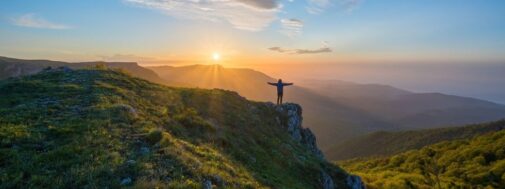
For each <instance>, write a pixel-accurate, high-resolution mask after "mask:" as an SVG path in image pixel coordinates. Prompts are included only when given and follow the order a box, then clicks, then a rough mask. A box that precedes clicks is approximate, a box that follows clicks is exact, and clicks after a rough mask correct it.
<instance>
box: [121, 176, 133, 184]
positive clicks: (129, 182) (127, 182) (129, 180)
mask: <svg viewBox="0 0 505 189" xmlns="http://www.w3.org/2000/svg"><path fill="white" fill-rule="evenodd" d="M130 184H132V179H131V178H130V177H126V178H124V179H122V180H121V186H127V185H130Z"/></svg>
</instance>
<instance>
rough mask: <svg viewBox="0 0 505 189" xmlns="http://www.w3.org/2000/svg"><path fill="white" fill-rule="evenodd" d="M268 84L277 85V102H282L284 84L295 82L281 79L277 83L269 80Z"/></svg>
mask: <svg viewBox="0 0 505 189" xmlns="http://www.w3.org/2000/svg"><path fill="white" fill-rule="evenodd" d="M268 84H269V85H273V86H276V87H277V104H282V95H283V93H284V86H289V85H293V83H283V82H281V81H279V82H277V83H272V82H268Z"/></svg>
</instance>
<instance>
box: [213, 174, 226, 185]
mask: <svg viewBox="0 0 505 189" xmlns="http://www.w3.org/2000/svg"><path fill="white" fill-rule="evenodd" d="M212 183H216V185H217V186H223V185H224V181H223V179H222V178H221V177H220V176H219V175H212Z"/></svg>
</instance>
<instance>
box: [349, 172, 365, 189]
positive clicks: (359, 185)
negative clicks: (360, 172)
mask: <svg viewBox="0 0 505 189" xmlns="http://www.w3.org/2000/svg"><path fill="white" fill-rule="evenodd" d="M346 184H347V186H349V188H351V189H365V188H366V187H365V184H364V183H363V182H362V181H361V178H360V177H359V176H355V175H349V176H348V177H347V179H346Z"/></svg>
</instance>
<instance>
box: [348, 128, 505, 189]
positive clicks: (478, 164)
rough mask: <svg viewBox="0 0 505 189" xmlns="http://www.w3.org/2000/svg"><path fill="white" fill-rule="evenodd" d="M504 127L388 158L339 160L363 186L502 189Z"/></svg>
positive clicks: (504, 171)
mask: <svg viewBox="0 0 505 189" xmlns="http://www.w3.org/2000/svg"><path fill="white" fill-rule="evenodd" d="M504 146H505V130H502V131H498V132H493V133H488V134H484V135H482V136H478V137H475V138H473V139H466V140H454V141H449V142H442V143H438V144H434V145H430V146H427V147H424V148H422V149H420V150H412V151H408V152H405V153H401V154H398V155H394V156H391V157H388V158H373V159H369V160H360V159H354V160H349V161H345V162H341V163H340V165H342V166H343V167H344V168H345V169H346V170H349V171H351V172H352V173H355V174H357V175H359V176H361V177H362V178H363V179H364V181H365V183H367V188H371V189H373V188H503V186H505V148H504Z"/></svg>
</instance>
